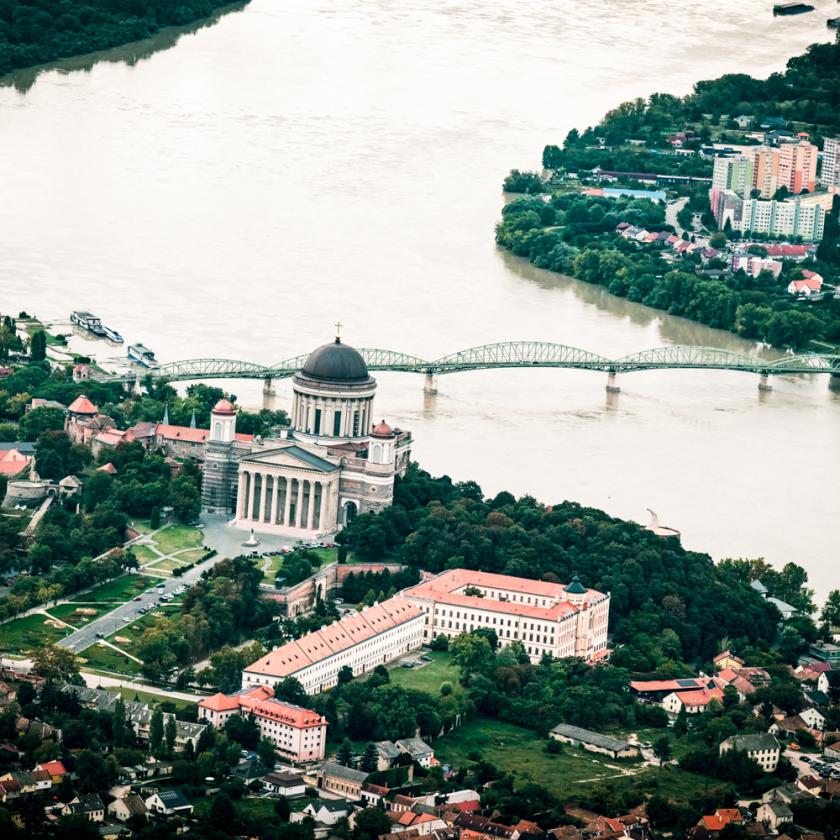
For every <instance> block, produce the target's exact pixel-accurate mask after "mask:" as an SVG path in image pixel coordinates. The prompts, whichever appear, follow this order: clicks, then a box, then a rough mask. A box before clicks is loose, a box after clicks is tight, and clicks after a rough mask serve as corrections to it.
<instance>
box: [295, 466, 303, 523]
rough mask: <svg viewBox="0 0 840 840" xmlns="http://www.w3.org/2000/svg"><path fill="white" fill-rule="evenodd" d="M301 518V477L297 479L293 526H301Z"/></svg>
mask: <svg viewBox="0 0 840 840" xmlns="http://www.w3.org/2000/svg"><path fill="white" fill-rule="evenodd" d="M302 519H303V479H301V478H299V479H298V488H297V496H296V497H295V528H301V527H303V526H302V525H301V524H300V523H301V520H302Z"/></svg>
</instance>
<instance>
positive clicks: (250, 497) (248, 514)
mask: <svg viewBox="0 0 840 840" xmlns="http://www.w3.org/2000/svg"><path fill="white" fill-rule="evenodd" d="M250 477H251V480H250V481H249V483H248V507H247V508H246V509H245V517H244V518H245V519H252V518H253V515H254V485H255V484H256V483H257V474H256V472H254V471H253V470H252V471H251V473H250Z"/></svg>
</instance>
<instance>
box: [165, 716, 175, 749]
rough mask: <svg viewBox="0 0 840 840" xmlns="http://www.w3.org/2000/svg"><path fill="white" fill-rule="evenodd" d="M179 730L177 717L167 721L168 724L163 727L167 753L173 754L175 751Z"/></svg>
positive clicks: (171, 717)
mask: <svg viewBox="0 0 840 840" xmlns="http://www.w3.org/2000/svg"><path fill="white" fill-rule="evenodd" d="M177 731H178V728H177V724H176V723H175V716H174V715H171V716H170V717H168V718H167V719H166V723H165V724H164V726H163V738H164V741H165V742H166V750H167V752H170V753H171V752H172V751H173V750H174V749H175V736H176V734H177Z"/></svg>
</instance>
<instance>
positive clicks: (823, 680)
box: [817, 670, 840, 697]
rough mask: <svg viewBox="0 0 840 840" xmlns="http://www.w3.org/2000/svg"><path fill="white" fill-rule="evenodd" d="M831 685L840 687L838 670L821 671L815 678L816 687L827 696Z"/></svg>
mask: <svg viewBox="0 0 840 840" xmlns="http://www.w3.org/2000/svg"><path fill="white" fill-rule="evenodd" d="M833 685H836V686H837V687H838V688H840V671H833V670H832V671H823V673H821V674H820V675H819V677H818V678H817V688H818V689H819V690H820V691H821V692H822V693H823V694H825V695H826V696H828V697H831V687H832V686H833Z"/></svg>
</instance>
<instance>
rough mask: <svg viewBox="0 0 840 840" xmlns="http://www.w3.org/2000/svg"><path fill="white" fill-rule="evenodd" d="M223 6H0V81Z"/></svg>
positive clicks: (11, 1) (150, 1) (182, 2)
mask: <svg viewBox="0 0 840 840" xmlns="http://www.w3.org/2000/svg"><path fill="white" fill-rule="evenodd" d="M246 2H247V0H246ZM235 5H236V6H239V7H241V6H244V5H245V2H239V3H237V4H235ZM227 6H231V3H229V2H226V0H86V2H85V3H78V2H74V0H28V1H27V2H20V0H0V75H2V74H4V73H10V72H12V71H13V70H18V69H20V68H23V67H31V66H33V65H35V64H44V63H46V62H49V61H55V60H56V59H59V58H67V57H69V56H75V55H84V54H85V53H90V52H96V51H98V50H106V49H110V48H111V47H118V46H121V45H122V44H127V43H129V42H131V41H139V40H141V39H143V38H148V37H150V36H151V35H154V34H155V33H156V32H159V31H160V30H161V29H163V28H164V27H166V26H183V25H185V24H188V23H194V22H195V21H198V20H201V19H202V18H206V17H208V16H210V15H211V14H213V13H214V12H217V11H218V10H219V9H223V8H225V7H227Z"/></svg>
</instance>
